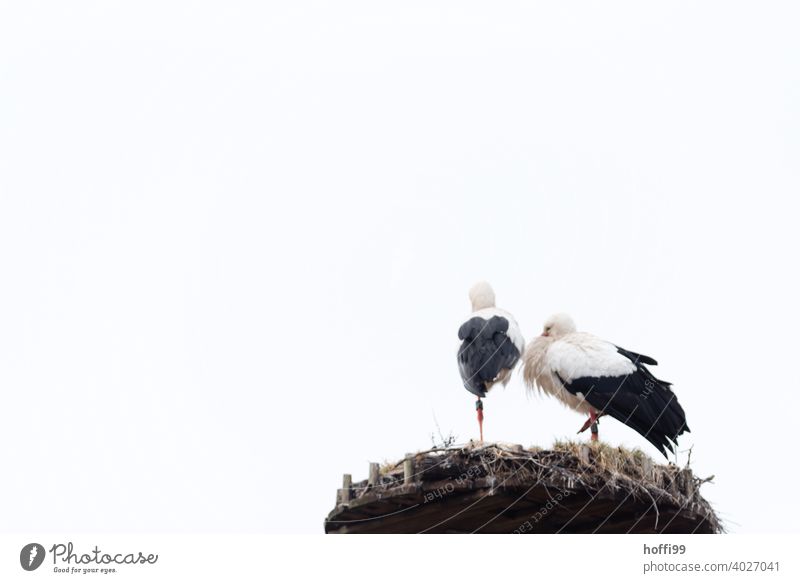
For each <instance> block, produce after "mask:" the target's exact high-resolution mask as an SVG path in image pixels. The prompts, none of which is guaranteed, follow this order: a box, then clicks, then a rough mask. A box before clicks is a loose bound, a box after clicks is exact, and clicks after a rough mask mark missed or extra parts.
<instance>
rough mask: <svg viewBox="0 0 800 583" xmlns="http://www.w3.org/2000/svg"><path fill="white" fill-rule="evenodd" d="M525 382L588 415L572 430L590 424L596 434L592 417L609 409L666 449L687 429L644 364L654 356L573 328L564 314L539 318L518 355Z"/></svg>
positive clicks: (668, 392) (672, 399)
mask: <svg viewBox="0 0 800 583" xmlns="http://www.w3.org/2000/svg"><path fill="white" fill-rule="evenodd" d="M523 361H524V364H523V366H524V377H525V382H526V384H527V385H528V386H529V387H530V388H532V389H533V388H536V389H538V390H540V391H542V392H544V393H546V394H548V395H551V396H554V397H556V398H557V399H559V400H560V401H561V402H562V403H564V404H565V405H566V406H567V407H569V408H571V409H574V410H575V411H577V412H579V413H583V414H588V416H589V419H588V420H587V421H586V423H584V425H583V427H582V428H581V429H580V430H579V431H578V433H581V432H583V431H585V430H586V429H588V428H589V427H591V428H592V440H593V441H595V440H597V439H598V431H597V419H598V418H599V417H600V416H602V415H609V416H611V417H614V418H615V419H617V420H619V421H622V423H624V424H625V425H627V426H629V427H631V428H632V429H634V430H636V431H637V432H639V434H640V435H642V436H643V437H644V438H645V439H646V440H647V441H649V442H650V443H652V444H653V445H654V446H655V447H656V448H658V450H659V451H660V452H661V453H662V454H664V456H666V455H667V450H669V451H671V452H673V453H674V451H675V450H674V446H673V444H677V439H678V436H679V435H681V434H682V433H684V432H685V431H689V427H688V426H687V425H686V414H685V413H684V411H683V408H682V407H681V406H680V403H678V399H677V397H676V396H675V394H674V393H673V392H672V389H671V388H670V383H668V382H666V381H662V380H659V379H657V378H656V377H655V376H653V374H652V373H651V372H650V371H649V370H648V368H647V367H646V366H645V365H656V364H658V363H657V362H656V361H655V359H653V358H650V357H649V356H644V355H642V354H637V353H635V352H631V351H629V350H625V349H624V348H620V347H619V346H616V345H614V344H612V343H611V342H607V341H605V340H602V339H600V338H598V337H597V336H593V335H591V334H588V333H585V332H578V331H577V328H576V326H575V322H574V321H573V320H572V318H570V317H569V316H568V315H567V314H556V315H554V316H551V317H550V318H548V319H547V321H546V322H545V323H544V328H543V330H542V335H541V336H539V337H537V338H535V339H534V340H532V341H531V342H530V343H529V344H528V346H527V348H526V349H525V354H524V356H523Z"/></svg>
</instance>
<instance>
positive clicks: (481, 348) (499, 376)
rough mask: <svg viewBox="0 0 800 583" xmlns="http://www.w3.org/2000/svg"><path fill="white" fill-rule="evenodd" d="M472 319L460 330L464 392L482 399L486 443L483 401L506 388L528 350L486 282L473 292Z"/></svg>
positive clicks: (480, 421)
mask: <svg viewBox="0 0 800 583" xmlns="http://www.w3.org/2000/svg"><path fill="white" fill-rule="evenodd" d="M469 299H470V301H471V302H472V315H471V316H470V317H469V318H468V319H467V321H466V322H464V323H463V324H462V325H461V327H460V328H459V329H458V339H459V340H461V341H462V342H461V346H460V347H459V349H458V370H459V372H460V373H461V380H462V381H463V382H464V388H465V389H467V390H468V391H469V392H470V393H472V394H474V395H476V396H477V397H478V401H477V402H476V403H475V407H476V409H477V410H478V426H479V428H480V434H481V441H483V402H482V401H481V398H482V397H485V396H486V392H487V391H488V390H489V389H491V388H492V387H493V386H494V385H495V384H496V383H503V385H504V386H505V385H506V384H508V381H509V379H510V378H511V371H512V370H513V369H514V367H515V366H516V364H517V362H518V361H519V358H520V356H521V355H522V351H523V350H524V349H525V339H524V338H523V337H522V333H521V332H520V330H519V326H518V325H517V322H516V320H514V318H513V316H512V315H511V314H509V313H508V312H506V311H505V310H501V309H499V308H496V307H495V304H494V291H493V290H492V287H491V286H490V285H489V284H488V283H486V282H485V281H482V282H479V283H476V284H475V285H474V286H472V289H470V290H469Z"/></svg>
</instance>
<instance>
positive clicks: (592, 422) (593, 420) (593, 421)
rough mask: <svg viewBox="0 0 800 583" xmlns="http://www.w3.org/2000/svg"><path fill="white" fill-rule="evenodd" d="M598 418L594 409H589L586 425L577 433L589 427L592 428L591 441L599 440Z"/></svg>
mask: <svg viewBox="0 0 800 583" xmlns="http://www.w3.org/2000/svg"><path fill="white" fill-rule="evenodd" d="M599 418H600V415H598V414H597V413H596V412H595V411H594V409H589V418H588V419H587V420H586V423H584V424H583V427H581V428H580V429H579V430H578V433H583V432H584V431H586V430H587V429H589V428H590V427H591V428H592V441H597V440H598V439H599V436H598V430H597V420H598V419H599Z"/></svg>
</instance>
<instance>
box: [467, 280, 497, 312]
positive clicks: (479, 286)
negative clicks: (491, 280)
mask: <svg viewBox="0 0 800 583" xmlns="http://www.w3.org/2000/svg"><path fill="white" fill-rule="evenodd" d="M469 301H471V302H472V311H473V312H477V311H478V310H482V309H484V308H493V307H494V290H492V286H490V285H489V284H488V283H487V282H485V281H479V282H478V283H476V284H475V285H473V286H472V288H471V289H470V290H469Z"/></svg>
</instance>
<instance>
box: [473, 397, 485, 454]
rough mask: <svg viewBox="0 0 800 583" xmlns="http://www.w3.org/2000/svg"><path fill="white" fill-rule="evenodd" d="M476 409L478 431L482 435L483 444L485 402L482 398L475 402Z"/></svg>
mask: <svg viewBox="0 0 800 583" xmlns="http://www.w3.org/2000/svg"><path fill="white" fill-rule="evenodd" d="M475 409H476V410H477V411H478V429H479V430H480V433H481V443H483V401H481V398H480V397H478V400H477V401H476V402H475Z"/></svg>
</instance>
